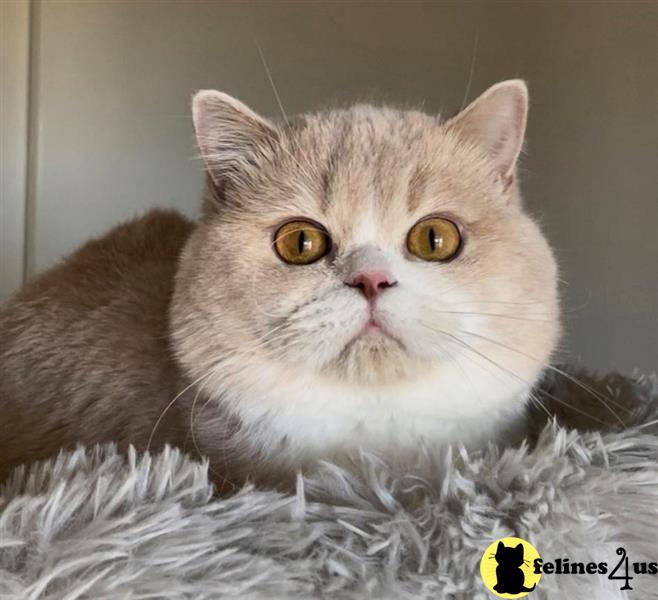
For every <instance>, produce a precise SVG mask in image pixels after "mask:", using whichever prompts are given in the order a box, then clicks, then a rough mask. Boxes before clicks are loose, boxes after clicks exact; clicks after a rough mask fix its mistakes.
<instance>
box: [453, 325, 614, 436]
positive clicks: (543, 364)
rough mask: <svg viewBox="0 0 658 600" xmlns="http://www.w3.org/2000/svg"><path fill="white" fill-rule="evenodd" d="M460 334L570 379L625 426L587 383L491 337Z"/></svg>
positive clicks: (604, 400) (470, 333)
mask: <svg viewBox="0 0 658 600" xmlns="http://www.w3.org/2000/svg"><path fill="white" fill-rule="evenodd" d="M459 332H460V333H463V334H465V335H471V336H473V337H478V338H480V339H482V340H484V341H486V342H489V343H491V344H494V345H497V346H500V347H501V348H504V349H506V350H509V351H510V352H516V353H517V354H519V355H521V356H524V357H526V358H529V359H530V360H534V361H535V362H537V364H540V365H541V366H542V367H545V368H547V369H550V370H552V371H554V372H555V373H557V374H558V375H562V376H563V377H565V378H566V379H568V380H569V381H571V382H573V383H575V384H576V385H577V386H578V387H580V388H581V389H583V390H585V391H586V392H588V393H589V394H591V395H592V396H593V397H594V398H596V399H597V400H598V401H599V402H601V404H603V406H605V407H606V409H607V410H608V411H609V412H610V414H612V415H613V416H614V417H615V419H617V420H618V421H619V423H620V424H621V426H622V427H624V426H625V423H624V421H623V420H622V418H621V417H620V416H619V415H618V414H617V413H616V412H615V411H614V410H613V409H612V408H611V407H610V405H609V404H608V403H607V402H606V399H605V398H604V397H603V396H602V395H601V394H599V393H598V392H596V391H595V390H594V389H592V388H591V387H589V386H588V385H586V384H585V383H583V382H581V381H580V380H579V379H577V378H576V377H573V376H571V375H569V374H568V373H566V372H564V371H562V370H561V369H558V368H557V367H554V366H553V365H551V364H549V363H546V362H544V361H542V360H540V359H538V358H535V357H534V356H531V355H530V354H527V353H525V352H522V351H520V350H517V349H516V348H512V347H511V346H508V345H506V344H503V343H502V342H499V341H497V340H493V339H491V338H489V337H487V336H484V335H481V334H479V333H474V332H472V331H464V330H463V329H460V330H459ZM610 401H611V402H613V404H616V403H615V402H614V400H612V399H611V398H610Z"/></svg>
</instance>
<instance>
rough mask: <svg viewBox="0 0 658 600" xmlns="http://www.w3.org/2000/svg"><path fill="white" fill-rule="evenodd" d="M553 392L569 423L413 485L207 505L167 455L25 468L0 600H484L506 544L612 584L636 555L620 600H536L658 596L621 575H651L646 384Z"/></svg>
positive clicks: (654, 447)
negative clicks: (624, 560) (605, 568)
mask: <svg viewBox="0 0 658 600" xmlns="http://www.w3.org/2000/svg"><path fill="white" fill-rule="evenodd" d="M579 376H582V374H579ZM562 381H563V383H561V384H560V383H558V382H557V380H555V381H549V382H547V383H546V384H545V385H544V386H543V388H542V391H539V392H538V397H539V399H540V400H541V401H542V405H543V406H544V407H545V408H546V409H547V410H548V412H550V413H557V415H558V419H560V420H562V423H560V422H559V421H557V422H556V421H555V420H553V419H551V420H549V419H548V417H547V416H546V415H545V412H544V410H543V409H537V410H536V411H533V412H532V415H531V418H530V427H529V430H528V431H529V441H528V442H527V443H524V444H522V445H520V446H518V447H513V448H506V449H503V448H497V447H494V446H490V447H489V448H487V449H486V450H484V451H481V452H477V453H470V454H469V453H467V452H466V451H465V450H463V449H460V448H452V449H448V450H446V452H445V453H443V454H441V455H438V456H427V455H422V456H421V457H419V462H418V468H417V469H414V471H413V473H411V472H399V471H398V470H396V468H395V467H392V466H390V465H387V464H384V463H382V462H381V461H380V460H378V459H377V458H376V457H374V456H362V457H361V458H360V460H359V461H358V465H357V467H356V468H355V469H354V470H353V471H350V472H346V471H344V470H342V469H340V468H338V467H336V466H334V465H330V464H327V465H325V466H324V467H323V469H322V472H321V473H319V474H318V475H317V476H314V477H313V478H312V479H304V480H302V479H300V480H299V481H298V489H297V493H296V495H285V494H281V493H275V492H271V491H259V490H255V489H252V488H245V489H243V490H242V491H241V492H239V493H238V494H236V495H234V496H232V497H229V498H222V499H218V498H216V497H214V496H213V489H212V487H211V485H210V484H209V483H208V478H207V466H206V465H205V464H202V463H199V462H195V461H194V460H192V459H190V458H188V457H187V456H185V455H183V454H181V453H179V452H178V451H176V450H174V449H166V450H164V451H163V452H161V453H159V454H156V455H152V456H149V455H137V454H136V453H135V452H132V451H131V452H129V453H128V454H127V455H121V454H118V453H117V452H116V450H115V449H114V448H112V447H102V448H89V449H84V448H80V449H78V450H77V451H75V452H69V453H62V454H61V455H59V456H57V457H54V458H53V459H52V460H50V461H47V462H43V463H39V464H34V465H31V466H29V467H27V468H23V467H21V468H19V469H18V470H17V471H15V472H14V474H13V476H12V478H11V479H10V480H9V481H8V482H6V483H5V484H4V485H3V487H2V488H1V489H0V598H3V599H8V598H21V599H28V598H62V599H64V598H66V599H74V598H94V599H98V598H135V599H137V598H140V599H142V598H268V599H271V598H377V599H379V598H391V599H396V600H399V599H404V598H432V599H455V600H457V599H469V600H471V599H476V600H477V599H485V598H492V597H493V596H492V595H491V594H490V593H489V592H488V591H486V589H485V587H484V585H483V583H482V580H481V579H480V574H479V573H480V571H479V563H480V559H481V557H482V554H483V552H484V551H485V549H486V547H487V546H488V545H489V544H490V543H492V542H493V541H494V540H496V539H498V538H502V537H505V536H510V535H511V536H517V537H521V538H524V539H526V540H528V541H529V542H531V543H532V544H533V545H534V546H535V547H536V548H537V549H538V551H539V553H540V554H541V556H542V558H543V559H544V560H545V561H554V560H555V559H556V558H560V557H561V558H565V557H567V558H569V560H570V561H582V562H588V561H590V560H592V561H595V562H597V563H598V562H602V561H606V562H608V564H609V565H610V570H612V567H614V566H615V565H616V564H617V562H618V561H619V560H620V557H619V556H618V555H617V554H616V553H615V551H616V549H617V548H618V547H620V546H623V547H624V549H625V550H626V552H627V556H628V557H629V561H630V562H629V573H630V574H631V575H632V576H633V579H632V580H630V581H629V584H630V587H632V590H630V591H629V590H627V591H622V590H621V589H620V588H621V587H623V585H624V581H623V580H616V579H608V578H607V576H606V575H598V574H597V575H577V574H571V575H555V574H552V575H551V574H545V575H543V576H542V579H541V581H540V582H539V584H538V586H537V588H536V590H535V591H534V592H532V593H531V594H530V597H531V598H533V599H534V598H537V599H539V598H549V599H555V598H561V599H565V600H571V599H575V598H583V599H596V600H606V599H612V598H615V599H617V598H629V599H630V598H640V599H644V598H658V575H651V574H646V575H635V574H634V573H633V566H632V563H633V562H642V561H649V562H650V561H658V518H657V517H658V436H657V435H656V434H657V433H658V424H657V420H656V419H657V417H658V385H657V384H656V380H655V378H647V377H644V378H642V377H636V378H633V379H628V380H627V379H624V378H621V377H618V376H611V377H607V378H602V379H601V378H599V379H596V380H594V379H590V380H588V383H586V384H585V385H584V386H582V385H576V384H574V383H573V382H572V381H570V380H569V379H563V380H562ZM590 386H591V387H592V388H594V387H595V388H596V389H589V390H585V389H584V388H585V387H587V388H590ZM602 393H605V398H598V399H596V398H595V397H594V395H593V394H595V395H597V396H598V395H600V394H602ZM604 401H605V403H606V404H607V405H608V408H605V406H603V402H604ZM567 405H568V406H567ZM613 412H614V413H616V414H617V415H618V416H619V417H620V418H621V421H623V426H622V425H621V423H620V422H617V418H616V417H614V418H612V413H613ZM570 414H571V416H570ZM586 415H591V416H586ZM605 415H610V417H611V419H607V418H606V417H605ZM615 422H617V425H614V423H615ZM575 427H577V429H576V428H575ZM617 574H618V575H619V574H623V569H622V571H619V572H618V573H617ZM508 597H515V596H508Z"/></svg>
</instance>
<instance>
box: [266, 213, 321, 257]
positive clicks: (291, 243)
mask: <svg viewBox="0 0 658 600" xmlns="http://www.w3.org/2000/svg"><path fill="white" fill-rule="evenodd" d="M274 247H275V248H276V253H277V254H278V255H279V257H280V258H281V260H282V261H284V262H287V263H289V264H291V265H309V264H311V263H313V262H315V261H316V260H320V259H321V258H322V257H323V256H324V255H325V254H327V252H329V250H330V247H331V240H330V239H329V235H328V234H327V232H326V231H325V230H324V229H322V228H321V227H320V226H319V225H316V224H315V223H312V222H311V221H289V222H288V223H285V224H284V225H282V226H281V227H279V229H278V230H277V232H276V234H275V235H274Z"/></svg>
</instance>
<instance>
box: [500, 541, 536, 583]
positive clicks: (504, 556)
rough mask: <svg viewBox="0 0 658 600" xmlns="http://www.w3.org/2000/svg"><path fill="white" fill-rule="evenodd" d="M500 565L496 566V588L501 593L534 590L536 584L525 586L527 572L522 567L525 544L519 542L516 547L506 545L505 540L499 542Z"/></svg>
mask: <svg viewBox="0 0 658 600" xmlns="http://www.w3.org/2000/svg"><path fill="white" fill-rule="evenodd" d="M495 559H496V562H497V563H498V566H497V567H496V585H494V590H495V591H496V592H498V593H499V594H514V595H516V594H523V593H525V592H532V591H533V590H534V589H535V585H536V584H533V586H532V587H530V588H528V587H525V573H524V572H523V570H522V569H521V567H522V566H523V563H524V562H525V561H524V558H523V544H517V545H516V546H514V547H511V546H505V544H503V542H498V546H497V548H496V555H495Z"/></svg>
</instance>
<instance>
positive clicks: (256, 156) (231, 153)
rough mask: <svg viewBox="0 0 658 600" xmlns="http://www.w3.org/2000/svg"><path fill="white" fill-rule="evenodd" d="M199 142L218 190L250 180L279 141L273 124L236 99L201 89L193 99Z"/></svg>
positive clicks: (214, 91) (195, 126) (193, 115)
mask: <svg viewBox="0 0 658 600" xmlns="http://www.w3.org/2000/svg"><path fill="white" fill-rule="evenodd" d="M192 117H193V120H194V129H195V132H196V139H197V143H198V145H199V149H200V150H201V156H202V157H203V159H204V161H205V163H206V168H207V170H208V173H209V175H210V177H211V178H212V180H213V182H214V184H215V186H216V188H217V190H218V191H220V192H221V191H222V190H224V189H225V187H226V185H227V184H230V183H238V182H240V181H241V180H243V179H245V178H248V177H249V175H250V173H253V172H254V171H255V170H257V168H258V163H259V162H260V161H261V160H262V159H264V158H267V157H268V155H269V154H271V152H272V148H273V146H274V144H275V142H276V139H277V135H278V134H277V131H276V129H275V127H274V125H273V124H272V123H270V122H269V121H268V120H267V119H265V118H263V117H261V116H260V115H258V114H257V113H255V112H254V111H253V110H251V109H250V108H249V107H248V106H247V105H245V104H243V103H242V102H240V101H239V100H237V99H236V98H233V97H232V96H229V95H228V94H224V93H223V92H218V91H216V90H201V91H200V92H197V93H196V94H195V96H194V98H193V99H192Z"/></svg>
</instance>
